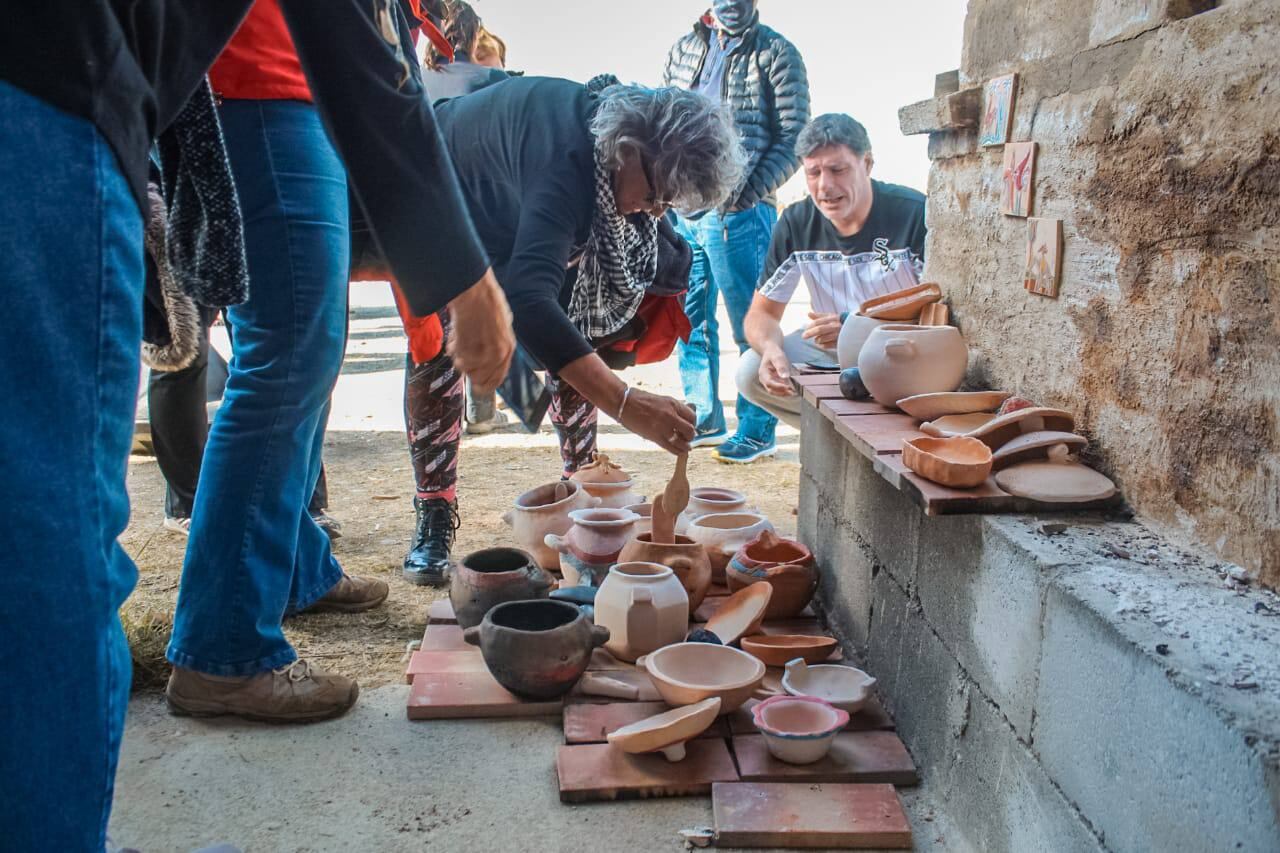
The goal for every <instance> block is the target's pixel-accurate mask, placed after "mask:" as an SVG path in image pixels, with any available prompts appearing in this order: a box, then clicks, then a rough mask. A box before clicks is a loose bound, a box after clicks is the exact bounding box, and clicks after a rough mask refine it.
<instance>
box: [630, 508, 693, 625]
mask: <svg viewBox="0 0 1280 853" xmlns="http://www.w3.org/2000/svg"><path fill="white" fill-rule="evenodd" d="M638 526H639V525H637V527H638ZM675 540H676V541H675V542H674V543H673V544H660V543H656V542H654V541H653V534H652V533H638V534H636V538H635V539H632V540H631V541H630V542H628V543H627V544H626V545H624V546H623V548H622V553H621V554H619V555H618V560H619V561H621V562H626V563H634V562H639V563H657V564H658V565H660V566H666V567H667V568H668V569H671V571H673V572H675V575H676V578H677V579H678V580H679V581H680V585H681V586H683V587H684V591H685V592H686V593H687V594H688V595H689V614H690V615H692V614H693V611H695V610H697V609H698V605H699V604H701V603H702V599H703V598H705V597H706V595H707V589H708V588H710V586H711V560H710V558H709V557H707V549H706V548H703V547H702V546H701V545H699V544H698V543H697V542H694V541H693V540H692V539H690V538H689V537H688V536H676V537H675Z"/></svg>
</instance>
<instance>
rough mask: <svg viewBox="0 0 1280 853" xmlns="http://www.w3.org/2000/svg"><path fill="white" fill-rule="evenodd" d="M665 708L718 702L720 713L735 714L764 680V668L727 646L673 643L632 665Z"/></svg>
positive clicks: (749, 656) (742, 653) (754, 660)
mask: <svg viewBox="0 0 1280 853" xmlns="http://www.w3.org/2000/svg"><path fill="white" fill-rule="evenodd" d="M636 666H638V667H640V668H641V669H643V670H644V671H645V672H647V673H649V677H650V678H651V679H653V685H654V687H657V688H658V693H660V694H661V695H662V699H663V701H664V702H666V703H667V704H668V705H692V704H694V703H695V702H701V701H702V700H703V699H710V698H711V697H713V696H718V697H719V698H720V713H721V714H728V713H729V712H731V711H736V710H738V708H739V707H741V706H742V703H743V702H746V701H747V700H748V699H750V698H751V694H752V693H754V692H755V689H756V688H757V687H759V686H760V682H761V681H762V680H763V679H764V673H765V666H764V664H762V663H761V662H760V661H758V660H756V659H755V658H753V657H752V656H751V655H749V654H747V653H746V652H744V651H741V650H739V649H735V648H732V647H731V646H716V645H712V644H710V643H675V644H673V645H670V646H664V647H662V648H660V649H658V650H657V651H656V652H653V653H652V654H649V655H646V656H645V657H643V658H641V659H640V660H638V661H636Z"/></svg>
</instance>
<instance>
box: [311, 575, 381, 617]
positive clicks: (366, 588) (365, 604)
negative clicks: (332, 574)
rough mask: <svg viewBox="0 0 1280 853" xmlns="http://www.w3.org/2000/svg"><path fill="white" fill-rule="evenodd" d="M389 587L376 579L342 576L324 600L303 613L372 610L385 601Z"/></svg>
mask: <svg viewBox="0 0 1280 853" xmlns="http://www.w3.org/2000/svg"><path fill="white" fill-rule="evenodd" d="M388 592H390V587H388V586H387V582H386V581H380V580H378V579H377V578H353V577H352V576H351V575H343V576H342V580H340V581H338V583H337V584H336V585H334V587H333V589H331V590H329V591H328V592H326V593H325V595H324V598H322V599H320V600H319V601H317V602H316V603H315V604H313V605H311V606H310V607H308V608H307V609H306V610H305V611H303V612H304V613H330V612H333V613H360V612H362V611H365V610H372V609H373V608H375V607H377V606H378V605H379V604H381V603H382V602H384V601H386V600H387V593H388Z"/></svg>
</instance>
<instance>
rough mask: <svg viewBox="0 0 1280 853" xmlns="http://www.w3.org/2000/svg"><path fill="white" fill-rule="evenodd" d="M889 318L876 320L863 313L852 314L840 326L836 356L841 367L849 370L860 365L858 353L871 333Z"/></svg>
mask: <svg viewBox="0 0 1280 853" xmlns="http://www.w3.org/2000/svg"><path fill="white" fill-rule="evenodd" d="M888 322H889V321H888V320H876V319H873V318H871V317H864V316H863V315H861V314H850V315H849V316H848V317H846V318H845V321H844V323H843V324H842V325H841V326H840V337H838V338H836V357H837V358H838V359H839V361H840V369H841V370H848V369H849V368H851V367H857V366H858V354H859V353H861V352H862V347H863V345H865V344H866V342H867V338H868V337H870V335H871V333H872V332H874V331H875V330H876V329H878V328H880V327H881V326H883V325H885V324H886V323H888Z"/></svg>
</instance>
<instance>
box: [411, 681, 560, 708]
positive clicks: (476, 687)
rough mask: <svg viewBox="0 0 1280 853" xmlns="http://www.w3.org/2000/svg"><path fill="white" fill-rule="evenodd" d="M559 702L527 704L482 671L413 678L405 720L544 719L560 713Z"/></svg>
mask: <svg viewBox="0 0 1280 853" xmlns="http://www.w3.org/2000/svg"><path fill="white" fill-rule="evenodd" d="M561 704H562V703H561V700H559V699H555V700H552V701H550V702H530V701H526V700H524V699H521V698H520V697H518V696H516V695H514V694H512V693H510V692H508V691H507V690H505V689H504V688H503V687H502V685H500V684H498V682H496V681H494V680H493V676H492V675H490V674H489V673H488V672H487V671H486V672H446V673H424V674H422V675H416V676H414V679H413V686H412V687H410V688H409V719H411V720H440V719H457V718H462V717H545V716H555V715H558V714H559V713H560V708H561Z"/></svg>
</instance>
